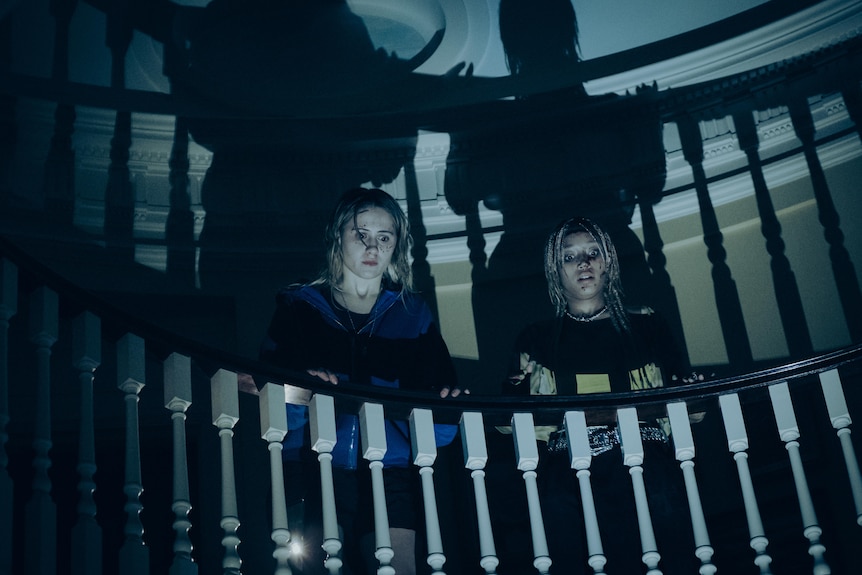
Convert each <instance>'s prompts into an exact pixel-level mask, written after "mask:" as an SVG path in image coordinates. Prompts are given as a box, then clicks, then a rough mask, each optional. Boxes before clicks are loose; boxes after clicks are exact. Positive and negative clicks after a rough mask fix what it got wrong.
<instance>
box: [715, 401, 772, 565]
mask: <svg viewBox="0 0 862 575" xmlns="http://www.w3.org/2000/svg"><path fill="white" fill-rule="evenodd" d="M718 403H719V405H720V406H721V417H722V419H723V420H724V431H725V433H726V434H727V446H728V448H729V449H730V452H731V453H733V459H734V460H735V461H736V470H737V473H738V475H739V484H740V488H741V489H742V501H743V503H744V504H745V516H746V518H747V519H748V534H749V536H750V537H751V542H750V545H751V548H752V549H754V551H755V553H756V555H755V557H754V564H755V565H757V566H758V567H759V568H760V572H761V574H763V575H767V574H771V573H772V571H771V570H770V568H769V564H770V563H772V557H770V556H769V554H767V553H766V547H767V545H769V540H768V539H767V538H766V534H765V533H764V531H763V521H762V520H761V519H760V509H759V508H758V506H757V497H756V496H755V494H754V484H753V483H752V481H751V471H750V470H749V468H748V454H747V453H746V450H747V449H748V432H747V431H746V429H745V421H744V420H743V418H742V406H741V405H740V403H739V396H738V395H737V394H735V393H731V394H728V395H721V396H719V398H718Z"/></svg>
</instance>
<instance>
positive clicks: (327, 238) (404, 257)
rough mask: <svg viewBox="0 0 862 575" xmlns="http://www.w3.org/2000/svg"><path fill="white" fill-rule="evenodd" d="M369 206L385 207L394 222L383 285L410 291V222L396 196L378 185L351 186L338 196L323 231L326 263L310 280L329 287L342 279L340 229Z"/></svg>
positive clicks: (411, 280) (342, 261) (411, 241)
mask: <svg viewBox="0 0 862 575" xmlns="http://www.w3.org/2000/svg"><path fill="white" fill-rule="evenodd" d="M372 207H376V208H382V209H383V210H385V211H386V212H387V213H388V214H389V215H390V216H391V217H392V221H393V222H394V223H395V249H394V251H393V253H392V259H391V261H390V262H389V266H388V267H387V268H386V270H385V271H384V272H383V278H384V280H385V281H386V283H387V286H386V287H390V288H392V287H397V288H398V289H400V290H401V291H405V290H408V291H409V290H410V289H411V288H412V283H413V276H412V271H411V268H410V260H409V255H410V249H411V247H412V244H413V240H412V237H411V236H410V223H409V222H408V220H407V216H406V215H405V214H404V211H403V210H402V209H401V206H400V205H399V204H398V202H397V201H396V200H395V198H393V197H392V196H390V195H389V194H387V193H386V192H384V191H383V190H381V189H379V188H354V189H352V190H348V191H347V192H345V193H344V194H343V195H342V196H341V199H340V200H339V201H338V204H337V205H336V206H335V210H334V211H333V213H332V217H331V218H330V220H329V224H328V225H327V226H326V231H325V232H324V245H325V247H326V266H325V267H324V269H323V270H322V271H321V273H320V276H319V277H318V278H317V279H316V280H315V281H314V282H312V283H314V284H328V285H330V286H332V287H336V286H338V285H340V284H341V282H342V280H343V279H344V256H343V253H342V246H341V235H342V231H343V230H344V227H345V226H346V225H348V224H349V223H351V222H352V223H353V225H355V224H356V217H357V216H358V215H359V213H360V212H362V211H364V210H366V209H368V208H372Z"/></svg>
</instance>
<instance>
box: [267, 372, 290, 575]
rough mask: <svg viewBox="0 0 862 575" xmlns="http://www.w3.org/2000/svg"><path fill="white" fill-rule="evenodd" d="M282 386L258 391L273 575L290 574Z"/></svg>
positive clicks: (270, 385)
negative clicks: (269, 503) (266, 463)
mask: <svg viewBox="0 0 862 575" xmlns="http://www.w3.org/2000/svg"><path fill="white" fill-rule="evenodd" d="M284 401H285V393H284V386H282V385H277V384H275V383H269V382H267V383H266V384H265V385H264V386H263V389H261V390H260V436H261V437H262V438H263V440H264V441H266V442H267V445H268V448H269V475H270V485H271V488H272V541H273V542H274V543H275V549H274V550H273V552H272V556H273V557H275V562H276V567H275V574H276V575H291V570H290V564H289V560H290V545H289V544H290V530H289V529H288V525H287V500H286V499H285V496H284V468H283V467H282V466H283V463H282V461H281V450H282V445H281V442H282V441H283V440H284V436H285V435H287V410H286V409H285V406H284Z"/></svg>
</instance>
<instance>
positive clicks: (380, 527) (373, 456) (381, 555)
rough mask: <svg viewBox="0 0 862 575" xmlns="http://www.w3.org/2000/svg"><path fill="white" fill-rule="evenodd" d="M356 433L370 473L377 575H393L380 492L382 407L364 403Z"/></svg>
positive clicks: (383, 448) (383, 437) (383, 450)
mask: <svg viewBox="0 0 862 575" xmlns="http://www.w3.org/2000/svg"><path fill="white" fill-rule="evenodd" d="M359 431H360V437H361V441H362V457H364V458H365V459H366V460H368V467H369V468H370V469H371V497H372V499H373V503H374V539H375V547H376V551H375V552H374V556H375V557H376V558H377V561H378V563H379V567H378V568H377V575H394V574H395V569H394V568H393V567H392V565H391V563H392V558H393V557H394V556H395V552H394V551H393V549H392V540H391V538H390V537H389V512H388V510H387V509H386V492H385V490H384V488H383V456H384V455H386V428H385V423H384V419H383V406H382V405H380V404H377V403H363V404H362V407H361V408H360V409H359Z"/></svg>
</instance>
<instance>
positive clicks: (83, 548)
mask: <svg viewBox="0 0 862 575" xmlns="http://www.w3.org/2000/svg"><path fill="white" fill-rule="evenodd" d="M73 329H74V332H73V339H72V361H73V363H74V367H75V369H76V370H77V372H78V381H79V383H80V386H81V416H80V417H81V418H80V422H79V423H80V431H79V438H78V475H79V477H80V480H79V481H78V522H77V523H76V524H75V526H74V527H73V528H72V573H73V574H74V575H84V574H92V573H101V572H102V529H101V527H99V524H98V523H97V522H96V502H95V500H94V499H93V492H95V490H96V482H95V481H94V480H93V476H94V475H95V473H96V439H95V437H96V436H95V429H94V426H95V421H94V419H93V372H95V370H96V368H97V367H99V364H100V363H101V361H102V324H101V320H100V319H99V318H98V317H97V316H95V315H93V314H92V313H90V312H84V313H82V314H81V315H79V316H78V317H76V318H75V323H74V326H73Z"/></svg>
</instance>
